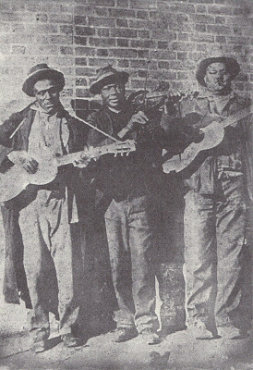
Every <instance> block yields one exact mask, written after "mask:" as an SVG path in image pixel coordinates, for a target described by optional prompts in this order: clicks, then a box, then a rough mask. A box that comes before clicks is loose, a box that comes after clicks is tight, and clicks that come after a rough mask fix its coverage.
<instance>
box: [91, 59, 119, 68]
mask: <svg viewBox="0 0 253 370" xmlns="http://www.w3.org/2000/svg"><path fill="white" fill-rule="evenodd" d="M114 62H115V59H112V58H106V59H105V58H96V59H94V58H89V65H90V66H95V67H96V68H97V67H104V66H105V65H107V64H113V63H114Z"/></svg>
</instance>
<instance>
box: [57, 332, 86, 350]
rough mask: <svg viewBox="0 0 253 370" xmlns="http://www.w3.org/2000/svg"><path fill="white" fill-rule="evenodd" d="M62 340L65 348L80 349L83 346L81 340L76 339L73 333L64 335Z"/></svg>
mask: <svg viewBox="0 0 253 370" xmlns="http://www.w3.org/2000/svg"><path fill="white" fill-rule="evenodd" d="M61 339H62V341H63V344H64V346H65V347H68V348H71V347H78V346H80V345H81V340H80V338H76V337H74V336H73V335H72V334H71V333H68V334H63V335H62V336H61Z"/></svg>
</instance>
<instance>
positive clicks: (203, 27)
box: [195, 24, 206, 32]
mask: <svg viewBox="0 0 253 370" xmlns="http://www.w3.org/2000/svg"><path fill="white" fill-rule="evenodd" d="M195 29H196V31H197V32H206V25H205V24H196V25H195Z"/></svg>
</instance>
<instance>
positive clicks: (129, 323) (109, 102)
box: [88, 65, 159, 344]
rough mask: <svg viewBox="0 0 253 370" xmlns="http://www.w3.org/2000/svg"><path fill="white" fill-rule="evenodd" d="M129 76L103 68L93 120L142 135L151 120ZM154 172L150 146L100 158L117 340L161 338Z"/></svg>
mask: <svg viewBox="0 0 253 370" xmlns="http://www.w3.org/2000/svg"><path fill="white" fill-rule="evenodd" d="M127 81H128V73H126V72H123V71H122V72H119V71H117V70H115V69H114V68H112V67H111V66H110V65H109V66H106V67H104V68H101V69H100V70H99V71H98V73H97V76H96V80H95V82H94V83H93V84H92V85H91V87H90V91H91V93H92V94H100V95H101V97H102V100H103V106H102V108H101V109H100V110H99V111H97V112H95V113H93V114H91V115H90V117H89V122H90V123H92V125H94V126H96V127H98V128H99V129H101V130H103V131H104V132H106V133H107V134H110V135H111V136H114V137H115V138H116V139H118V140H121V139H129V138H136V134H137V130H138V127H139V128H140V129H141V127H142V126H143V125H145V124H146V123H147V121H148V118H147V117H146V115H145V114H144V112H142V111H139V112H137V113H136V112H135V111H134V108H133V107H132V106H131V104H129V103H128V102H127V101H126V97H125V84H126V82H127ZM109 141H110V139H106V138H105V136H103V135H102V134H100V133H97V132H96V131H95V130H91V131H90V133H89V137H88V143H89V144H90V145H94V146H99V145H102V144H104V143H109ZM144 146H145V145H144ZM145 155H146V158H145ZM148 172H149V174H148ZM152 172H153V173H154V170H153V171H152V166H151V157H150V153H148V151H145V150H143V151H142V150H140V151H137V153H134V155H129V156H128V157H124V158H112V157H108V158H101V159H100V160H99V161H98V163H97V169H96V185H97V187H98V188H99V190H101V191H102V192H103V194H104V197H105V198H107V199H109V207H108V209H107V210H106V213H105V225H106V233H107V240H108V247H109V255H110V262H111V272H112V280H113V285H114V290H115V294H116V298H117V303H118V311H116V312H115V315H114V320H115V322H116V325H117V329H116V332H115V337H114V341H116V342H123V341H126V340H129V339H131V338H133V337H135V336H136V335H137V334H138V333H139V334H141V335H142V338H143V339H144V340H145V342H146V343H149V344H156V343H159V337H158V335H157V334H156V331H157V328H158V319H157V316H156V313H155V273H154V263H152V261H153V253H154V250H153V248H154V231H153V219H152V218H155V213H154V212H155V211H154V208H153V204H152V199H151V196H150V191H151V190H150V183H149V181H148V178H149V177H150V176H152ZM110 201H111V202H110Z"/></svg>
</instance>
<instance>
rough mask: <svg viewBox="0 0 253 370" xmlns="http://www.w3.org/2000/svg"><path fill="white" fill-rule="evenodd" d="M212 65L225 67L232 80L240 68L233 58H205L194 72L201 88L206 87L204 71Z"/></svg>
mask: <svg viewBox="0 0 253 370" xmlns="http://www.w3.org/2000/svg"><path fill="white" fill-rule="evenodd" d="M212 63H224V64H225V65H226V66H227V69H228V71H229V73H230V74H231V77H232V79H233V78H235V77H236V76H237V75H238V73H239V72H240V66H239V64H238V63H237V61H236V60H235V59H234V58H230V57H224V56H221V57H211V58H206V59H204V60H202V61H201V62H200V63H199V66H198V69H197V72H196V78H197V80H198V82H199V83H200V85H202V86H206V83H205V80H204V78H205V75H206V70H207V67H208V66H209V65H210V64H212Z"/></svg>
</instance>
